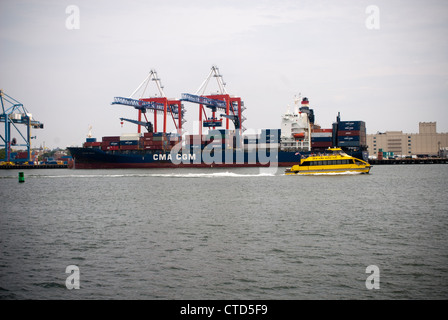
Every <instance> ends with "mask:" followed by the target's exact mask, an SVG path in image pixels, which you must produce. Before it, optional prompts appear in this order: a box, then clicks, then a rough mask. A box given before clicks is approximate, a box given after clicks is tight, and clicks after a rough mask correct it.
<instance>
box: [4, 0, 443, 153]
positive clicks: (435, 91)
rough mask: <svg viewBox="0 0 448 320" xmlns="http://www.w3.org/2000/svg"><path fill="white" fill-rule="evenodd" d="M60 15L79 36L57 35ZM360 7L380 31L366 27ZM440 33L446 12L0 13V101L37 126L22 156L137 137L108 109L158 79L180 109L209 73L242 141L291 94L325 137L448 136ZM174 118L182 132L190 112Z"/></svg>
mask: <svg viewBox="0 0 448 320" xmlns="http://www.w3.org/2000/svg"><path fill="white" fill-rule="evenodd" d="M69 5H75V6H77V7H78V8H79V13H80V16H79V18H80V19H79V29H72V30H71V29H68V28H67V26H66V22H67V19H70V21H72V20H71V17H72V14H71V12H70V14H68V13H66V8H67V7H68V6H69ZM370 5H375V6H377V8H378V9H379V29H369V28H367V26H366V21H372V17H374V16H373V12H371V11H369V12H366V9H367V7H368V6H370ZM374 23H376V21H374ZM375 26H378V25H376V24H375ZM447 27H448V1H446V0H440V1H435V0H429V1H423V0H421V1H404V0H403V1H396V0H394V1H391V0H388V1H384V0H381V1H377V0H375V1H373V0H368V1H364V0H339V1H323V0H314V1H311V0H310V1H301V0H300V1H299V0H289V1H288V0H284V1H278V0H277V1H249V0H237V1H212V0H206V1H202V0H197V1H195V0H189V1H180V0H176V1H169V0H163V1H139V0H133V1H129V0H128V1H92V0H91V1H81V0H70V1H20V0H11V1H9V0H8V1H4V0H1V1H0V30H1V32H0V57H1V59H0V88H1V89H3V90H4V91H5V92H6V93H7V94H8V95H10V96H12V97H14V98H16V99H17V100H19V101H20V102H22V103H23V104H24V105H25V107H26V108H27V109H28V110H29V111H30V112H31V113H32V114H33V116H34V117H35V118H36V119H38V120H40V121H41V122H43V123H44V124H45V129H44V130H39V131H38V130H35V131H34V132H33V135H34V134H35V135H37V139H36V140H33V144H34V145H40V144H42V143H43V142H45V144H46V146H48V147H57V146H59V147H66V146H69V145H80V144H81V143H82V142H83V141H84V140H85V138H86V134H87V132H88V127H89V125H92V127H93V129H92V133H93V135H94V136H95V137H97V138H101V137H102V136H106V135H119V134H121V133H128V132H135V131H136V126H135V125H132V124H125V125H124V126H123V128H122V127H121V125H120V121H119V118H120V117H134V118H135V116H136V111H135V110H134V109H132V108H130V107H125V106H118V105H114V106H113V105H111V104H110V103H111V102H112V101H113V98H114V97H115V96H129V95H130V94H131V93H132V92H133V91H134V89H136V88H137V86H138V85H139V84H140V83H141V81H143V79H144V78H145V77H146V76H147V75H148V73H149V71H150V70H151V69H155V70H156V71H157V73H158V75H159V77H160V78H161V81H162V84H163V85H164V90H165V93H166V95H167V96H168V97H170V98H180V95H181V93H194V92H195V91H196V90H197V89H198V87H199V86H200V84H201V83H202V81H203V80H204V79H205V77H206V76H207V74H208V73H209V71H210V68H211V66H212V65H217V66H218V67H219V69H220V71H221V74H222V75H223V77H224V81H225V82H226V83H227V87H226V88H227V90H228V92H229V93H230V94H232V95H236V96H240V97H242V99H243V100H244V102H245V106H246V108H247V109H246V110H245V112H244V115H245V116H246V118H247V120H246V122H245V123H244V125H245V127H246V128H248V129H261V128H279V127H280V121H281V119H280V117H281V115H282V114H283V113H284V112H285V111H286V109H287V106H288V105H292V104H293V98H294V95H296V94H298V93H301V94H302V96H303V97H308V98H309V100H310V106H311V108H313V109H314V112H315V115H316V122H317V123H318V124H320V125H321V126H322V127H324V128H330V127H331V123H332V122H333V121H334V120H335V119H336V116H337V113H338V112H341V118H342V120H364V121H366V125H367V132H368V133H375V132H377V131H386V130H402V131H404V132H408V133H413V132H418V122H419V121H437V131H438V132H448V111H447V107H448V62H447V57H448V41H447V39H448V37H447V30H448V28H447ZM208 88H209V89H210V90H209V91H215V90H216V89H217V86H216V85H215V83H211V84H210V85H209V87H208ZM150 92H151V94H154V93H156V87H155V85H154V84H153V85H152V87H150ZM185 106H186V108H187V116H186V118H187V120H188V122H187V123H186V124H185V128H186V129H187V130H189V131H192V130H193V123H194V121H195V120H197V118H198V105H196V104H191V103H185ZM159 119H160V120H159V121H160V122H161V118H159ZM160 122H159V123H160ZM159 125H160V124H159ZM159 129H160V127H159ZM169 129H174V126H173V125H172V122H169ZM1 130H4V129H3V127H2V128H1ZM3 134H4V133H3V132H2V135H3Z"/></svg>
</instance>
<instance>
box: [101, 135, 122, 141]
mask: <svg viewBox="0 0 448 320" xmlns="http://www.w3.org/2000/svg"><path fill="white" fill-rule="evenodd" d="M105 141H120V136H110V137H103V142H105Z"/></svg>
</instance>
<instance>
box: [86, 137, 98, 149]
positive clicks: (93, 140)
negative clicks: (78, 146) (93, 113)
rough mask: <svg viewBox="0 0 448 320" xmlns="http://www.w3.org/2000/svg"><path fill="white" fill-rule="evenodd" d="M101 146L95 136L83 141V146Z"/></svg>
mask: <svg viewBox="0 0 448 320" xmlns="http://www.w3.org/2000/svg"><path fill="white" fill-rule="evenodd" d="M97 147H101V142H97V141H96V138H87V139H86V142H84V148H97Z"/></svg>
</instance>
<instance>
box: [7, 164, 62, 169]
mask: <svg viewBox="0 0 448 320" xmlns="http://www.w3.org/2000/svg"><path fill="white" fill-rule="evenodd" d="M67 168H68V165H67V164H36V165H31V164H15V165H0V169H67Z"/></svg>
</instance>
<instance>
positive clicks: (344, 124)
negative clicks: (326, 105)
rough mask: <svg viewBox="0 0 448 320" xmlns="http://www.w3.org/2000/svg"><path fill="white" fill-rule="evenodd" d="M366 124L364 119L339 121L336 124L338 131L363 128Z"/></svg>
mask: <svg viewBox="0 0 448 320" xmlns="http://www.w3.org/2000/svg"><path fill="white" fill-rule="evenodd" d="M365 128H366V124H365V122H364V121H340V122H339V125H338V131H340V130H342V131H348V130H365Z"/></svg>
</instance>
